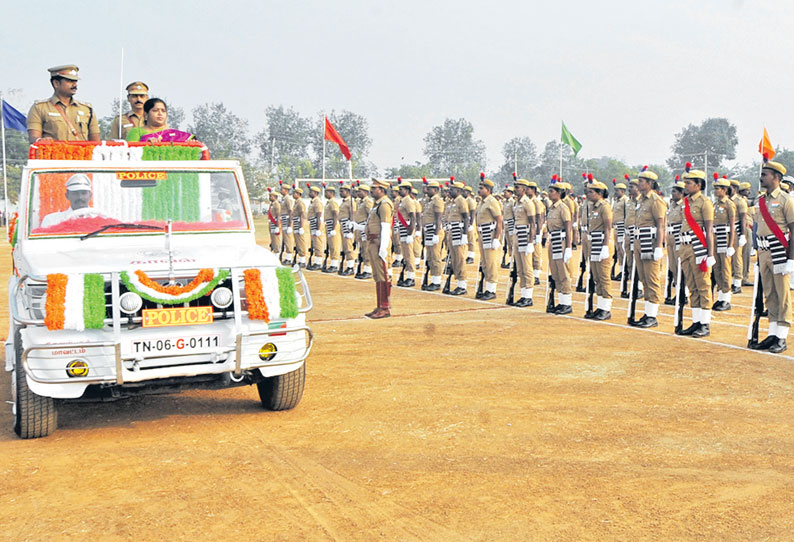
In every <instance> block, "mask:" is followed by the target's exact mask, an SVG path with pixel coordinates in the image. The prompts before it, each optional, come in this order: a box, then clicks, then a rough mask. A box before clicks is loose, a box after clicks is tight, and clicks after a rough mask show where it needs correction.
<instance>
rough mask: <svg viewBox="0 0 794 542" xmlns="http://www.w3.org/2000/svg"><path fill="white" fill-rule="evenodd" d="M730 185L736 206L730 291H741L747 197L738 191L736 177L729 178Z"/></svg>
mask: <svg viewBox="0 0 794 542" xmlns="http://www.w3.org/2000/svg"><path fill="white" fill-rule="evenodd" d="M730 182H731V186H730V187H729V188H728V193H729V195H730V198H731V201H732V202H733V204H734V205H735V206H736V220H735V221H734V229H735V231H736V233H735V235H734V243H733V249H734V251H735V253H734V255H733V258H732V259H731V278H732V281H731V293H734V294H740V293H742V270H743V268H744V254H743V252H744V247H745V246H746V245H747V237H748V235H747V199H746V198H745V197H744V196H742V195H741V194H740V193H739V188H740V187H741V183H740V182H739V181H738V180H736V179H731V181H730Z"/></svg>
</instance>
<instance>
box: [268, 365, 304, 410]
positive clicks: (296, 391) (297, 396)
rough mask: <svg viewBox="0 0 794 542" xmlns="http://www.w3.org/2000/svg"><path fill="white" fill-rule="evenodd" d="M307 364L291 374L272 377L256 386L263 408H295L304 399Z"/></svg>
mask: <svg viewBox="0 0 794 542" xmlns="http://www.w3.org/2000/svg"><path fill="white" fill-rule="evenodd" d="M305 380H306V363H304V364H303V365H301V367H300V369H296V370H294V371H292V372H291V373H287V374H283V375H279V376H272V377H270V378H266V379H264V380H263V381H262V382H258V383H257V384H256V389H257V391H259V399H260V400H261V401H262V406H263V407H265V408H266V409H268V410H289V409H291V408H295V407H296V406H297V405H298V403H300V400H301V397H303V385H304V382H305Z"/></svg>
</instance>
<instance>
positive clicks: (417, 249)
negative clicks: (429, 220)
mask: <svg viewBox="0 0 794 542" xmlns="http://www.w3.org/2000/svg"><path fill="white" fill-rule="evenodd" d="M418 195H419V190H417V189H416V188H414V187H411V201H412V202H413V208H414V210H413V212H414V217H415V218H414V223H415V224H416V229H415V230H414V268H415V269H417V270H418V269H419V268H420V266H421V264H422V203H421V202H420V201H419V199H418Z"/></svg>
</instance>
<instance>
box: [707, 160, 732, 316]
mask: <svg viewBox="0 0 794 542" xmlns="http://www.w3.org/2000/svg"><path fill="white" fill-rule="evenodd" d="M714 175H717V174H716V173H715V174H714ZM730 188H731V182H730V181H729V180H728V179H724V178H723V179H715V180H714V196H715V198H716V202H715V203H714V246H715V247H716V250H715V259H716V262H715V264H714V269H713V272H714V282H715V283H716V286H717V301H716V303H714V305H712V306H711V310H713V311H727V310H730V308H731V269H732V263H731V260H732V258H733V256H734V255H735V253H736V249H735V248H734V245H735V244H736V224H735V223H736V205H734V203H733V202H732V201H731V199H730V198H729V197H728V192H729V190H730Z"/></svg>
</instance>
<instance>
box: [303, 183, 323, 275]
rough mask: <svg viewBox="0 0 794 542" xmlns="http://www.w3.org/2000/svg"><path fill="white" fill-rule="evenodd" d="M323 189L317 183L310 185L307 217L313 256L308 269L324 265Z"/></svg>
mask: <svg viewBox="0 0 794 542" xmlns="http://www.w3.org/2000/svg"><path fill="white" fill-rule="evenodd" d="M321 191H322V190H321V189H320V187H319V186H318V185H316V184H313V185H311V186H310V187H309V208H308V210H307V218H308V221H309V233H310V235H311V241H310V242H311V247H312V256H311V261H310V262H309V263H308V265H307V266H306V270H307V271H317V270H319V269H320V268H321V267H322V264H323V254H324V253H325V231H324V230H325V224H324V223H323V210H324V209H323V202H322V201H321V200H320V192H321Z"/></svg>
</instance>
